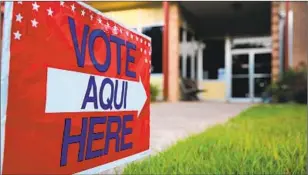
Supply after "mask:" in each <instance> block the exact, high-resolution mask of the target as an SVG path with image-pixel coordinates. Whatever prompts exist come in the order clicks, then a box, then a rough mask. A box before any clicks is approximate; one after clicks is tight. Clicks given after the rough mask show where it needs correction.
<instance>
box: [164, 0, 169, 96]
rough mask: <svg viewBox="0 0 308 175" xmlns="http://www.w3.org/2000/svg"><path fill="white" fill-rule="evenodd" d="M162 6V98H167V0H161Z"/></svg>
mask: <svg viewBox="0 0 308 175" xmlns="http://www.w3.org/2000/svg"><path fill="white" fill-rule="evenodd" d="M163 8H164V28H163V79H164V84H163V87H164V89H163V96H164V100H165V101H167V100H168V91H169V86H168V83H169V75H168V74H169V70H168V66H169V65H168V59H169V58H168V55H169V53H168V44H169V43H168V38H169V2H168V1H163Z"/></svg>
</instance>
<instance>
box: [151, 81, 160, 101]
mask: <svg viewBox="0 0 308 175" xmlns="http://www.w3.org/2000/svg"><path fill="white" fill-rule="evenodd" d="M150 92H151V101H156V100H157V96H158V94H159V88H158V86H157V85H154V84H150Z"/></svg>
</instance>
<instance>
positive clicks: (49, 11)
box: [47, 7, 53, 16]
mask: <svg viewBox="0 0 308 175" xmlns="http://www.w3.org/2000/svg"><path fill="white" fill-rule="evenodd" d="M47 13H48V16H52V14H53V11H52V9H51V8H50V7H49V9H47Z"/></svg>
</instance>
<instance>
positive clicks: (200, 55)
mask: <svg viewBox="0 0 308 175" xmlns="http://www.w3.org/2000/svg"><path fill="white" fill-rule="evenodd" d="M204 48H205V45H204V44H203V43H201V42H200V43H199V45H198V62H197V66H198V67H197V72H198V74H197V80H198V86H199V89H202V81H203V49H204Z"/></svg>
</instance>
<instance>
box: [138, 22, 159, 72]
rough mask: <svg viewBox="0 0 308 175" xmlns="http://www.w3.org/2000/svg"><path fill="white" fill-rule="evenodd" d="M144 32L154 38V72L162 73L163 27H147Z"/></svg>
mask: <svg viewBox="0 0 308 175" xmlns="http://www.w3.org/2000/svg"><path fill="white" fill-rule="evenodd" d="M142 33H143V34H145V35H147V36H149V37H151V39H152V61H151V63H152V73H162V72H163V67H162V53H163V47H162V42H163V41H162V27H146V28H143V29H142Z"/></svg>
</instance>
